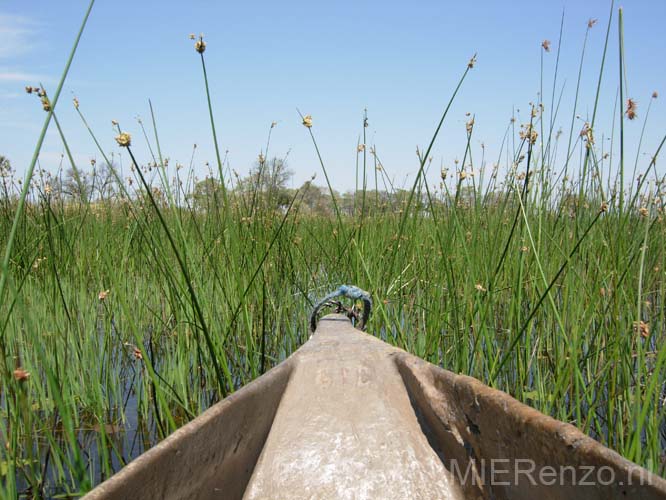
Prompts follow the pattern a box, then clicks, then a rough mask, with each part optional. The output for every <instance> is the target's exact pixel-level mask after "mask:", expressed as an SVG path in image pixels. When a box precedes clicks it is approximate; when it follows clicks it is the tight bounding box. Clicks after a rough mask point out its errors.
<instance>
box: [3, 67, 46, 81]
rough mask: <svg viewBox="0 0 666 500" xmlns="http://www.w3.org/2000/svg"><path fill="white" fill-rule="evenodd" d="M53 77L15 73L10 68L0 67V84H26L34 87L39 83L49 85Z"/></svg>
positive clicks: (21, 72)
mask: <svg viewBox="0 0 666 500" xmlns="http://www.w3.org/2000/svg"><path fill="white" fill-rule="evenodd" d="M53 81H54V79H53V77H50V76H47V75H39V74H36V73H26V72H23V71H15V70H12V69H11V68H1V67H0V82H22V83H27V84H32V85H36V84H37V83H39V82H42V83H51V82H53Z"/></svg>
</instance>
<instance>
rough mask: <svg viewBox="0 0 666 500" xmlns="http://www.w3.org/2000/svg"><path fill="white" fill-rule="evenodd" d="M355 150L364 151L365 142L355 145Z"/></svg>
mask: <svg viewBox="0 0 666 500" xmlns="http://www.w3.org/2000/svg"><path fill="white" fill-rule="evenodd" d="M356 151H357V152H359V153H362V152H363V151H365V144H359V145H358V146H356Z"/></svg>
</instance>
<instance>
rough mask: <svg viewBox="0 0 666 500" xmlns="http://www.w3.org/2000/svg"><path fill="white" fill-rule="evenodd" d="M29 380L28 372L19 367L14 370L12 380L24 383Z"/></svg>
mask: <svg viewBox="0 0 666 500" xmlns="http://www.w3.org/2000/svg"><path fill="white" fill-rule="evenodd" d="M29 378H30V372H27V371H25V370H24V369H23V368H21V367H19V368H17V369H16V370H14V380H16V381H18V382H25V381H26V380H28V379H29Z"/></svg>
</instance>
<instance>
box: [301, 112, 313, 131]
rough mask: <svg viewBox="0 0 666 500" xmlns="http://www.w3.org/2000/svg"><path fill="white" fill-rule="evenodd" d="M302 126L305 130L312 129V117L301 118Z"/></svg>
mask: <svg viewBox="0 0 666 500" xmlns="http://www.w3.org/2000/svg"><path fill="white" fill-rule="evenodd" d="M303 125H305V126H306V127H307V128H311V127H312V116H310V115H305V116H304V117H303Z"/></svg>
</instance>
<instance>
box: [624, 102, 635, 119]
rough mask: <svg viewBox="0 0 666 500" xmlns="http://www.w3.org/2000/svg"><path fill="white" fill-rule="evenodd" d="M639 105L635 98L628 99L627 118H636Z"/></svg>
mask: <svg viewBox="0 0 666 500" xmlns="http://www.w3.org/2000/svg"><path fill="white" fill-rule="evenodd" d="M637 107H638V103H637V102H636V101H635V100H633V99H631V98H630V99H627V109H626V111H625V112H624V114H625V115H627V118H629V119H630V120H633V119H635V118H636V117H637V116H638V115H637V114H636V108H637Z"/></svg>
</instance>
